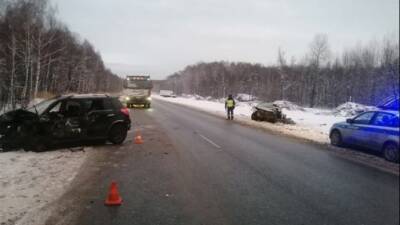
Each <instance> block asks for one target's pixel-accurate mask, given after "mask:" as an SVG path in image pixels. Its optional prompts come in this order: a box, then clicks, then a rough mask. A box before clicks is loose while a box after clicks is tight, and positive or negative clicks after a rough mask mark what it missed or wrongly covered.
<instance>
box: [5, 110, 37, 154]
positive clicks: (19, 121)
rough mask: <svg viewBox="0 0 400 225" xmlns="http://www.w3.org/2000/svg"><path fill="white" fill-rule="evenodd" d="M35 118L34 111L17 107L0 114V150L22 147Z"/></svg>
mask: <svg viewBox="0 0 400 225" xmlns="http://www.w3.org/2000/svg"><path fill="white" fill-rule="evenodd" d="M36 120H37V115H36V114H35V113H32V112H29V111H26V110H23V109H18V110H14V111H11V112H8V113H5V114H3V115H1V116H0V151H9V150H12V149H17V148H20V147H23V145H24V144H25V143H26V140H27V139H26V138H27V137H29V132H28V131H29V130H30V129H32V127H33V126H34V123H35V121H36Z"/></svg>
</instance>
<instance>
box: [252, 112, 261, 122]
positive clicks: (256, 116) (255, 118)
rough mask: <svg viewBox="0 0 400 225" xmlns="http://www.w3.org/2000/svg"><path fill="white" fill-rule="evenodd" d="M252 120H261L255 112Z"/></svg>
mask: <svg viewBox="0 0 400 225" xmlns="http://www.w3.org/2000/svg"><path fill="white" fill-rule="evenodd" d="M251 119H252V120H255V121H258V120H259V118H258V115H257V112H253V114H251Z"/></svg>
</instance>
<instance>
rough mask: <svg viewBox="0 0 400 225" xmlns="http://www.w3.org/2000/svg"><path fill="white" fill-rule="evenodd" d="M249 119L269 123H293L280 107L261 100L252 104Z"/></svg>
mask: <svg viewBox="0 0 400 225" xmlns="http://www.w3.org/2000/svg"><path fill="white" fill-rule="evenodd" d="M251 119H252V120H255V121H267V122H270V123H277V122H280V123H286V124H294V121H293V120H292V119H290V118H287V117H286V115H285V114H283V113H282V108H281V107H279V106H278V105H277V104H274V103H270V102H263V103H260V104H258V105H256V106H254V107H253V113H252V114H251Z"/></svg>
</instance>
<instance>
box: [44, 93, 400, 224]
mask: <svg viewBox="0 0 400 225" xmlns="http://www.w3.org/2000/svg"><path fill="white" fill-rule="evenodd" d="M131 118H132V119H133V121H134V122H133V125H134V130H132V131H130V132H129V134H128V135H129V137H128V139H127V141H126V142H125V143H124V144H123V145H122V146H113V145H106V146H98V147H95V149H94V150H95V151H98V153H97V157H95V158H94V159H92V161H90V162H88V163H87V165H85V168H83V169H82V173H81V174H80V175H79V177H78V179H77V180H76V181H75V185H74V186H73V188H72V189H71V190H70V191H69V192H68V193H66V194H65V195H64V196H63V198H61V199H60V201H58V203H57V204H58V209H57V210H56V211H55V212H54V214H53V216H52V218H51V219H50V220H49V221H48V224H84V225H90V224H96V225H101V224H107V225H112V224H141V225H145V224H149V225H150V224H151V225H155V224H171V225H172V224H174V225H178V224H185V225H186V224H187V225H190V224H195V225H218V224H235V225H236V224H238V225H240V224H243V225H250V224H279V225H282V224H388V225H389V224H398V223H399V177H397V176H395V175H391V174H387V173H384V172H381V171H379V170H376V169H373V168H370V167H367V166H365V165H360V164H356V163H354V162H350V161H347V160H345V159H343V158H340V157H337V156H335V155H334V154H332V153H330V152H328V151H325V150H321V149H318V147H316V146H314V145H310V144H307V143H301V142H299V141H296V140H293V139H290V138H286V137H280V136H277V135H273V134H269V133H266V132H264V131H260V130H257V129H253V128H249V127H245V126H242V125H239V124H236V123H235V122H231V121H226V120H223V119H220V118H217V117H213V116H211V115H208V114H204V113H201V112H198V111H196V110H193V109H189V108H186V107H183V106H178V105H174V104H171V103H166V102H162V101H159V100H157V101H156V100H154V101H153V108H152V109H149V110H145V109H135V110H131ZM136 130H140V132H141V134H142V136H143V140H144V144H142V145H135V144H134V143H133V137H134V134H135V131H136ZM111 181H116V182H117V183H118V187H119V191H120V194H121V196H122V198H123V201H124V202H123V204H122V206H119V207H112V208H110V207H105V206H104V199H105V197H106V195H107V191H108V188H109V185H110V183H111Z"/></svg>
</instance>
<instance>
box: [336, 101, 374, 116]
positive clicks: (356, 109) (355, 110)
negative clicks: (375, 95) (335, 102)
mask: <svg viewBox="0 0 400 225" xmlns="http://www.w3.org/2000/svg"><path fill="white" fill-rule="evenodd" d="M374 109H376V107H374V106H366V105H362V104H358V103H355V102H346V103H343V104H341V105H339V106H338V107H336V109H335V110H334V113H335V114H336V115H341V116H346V117H352V116H355V115H357V114H359V113H361V112H365V111H369V110H374Z"/></svg>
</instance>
